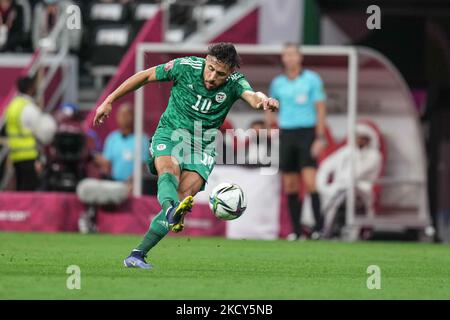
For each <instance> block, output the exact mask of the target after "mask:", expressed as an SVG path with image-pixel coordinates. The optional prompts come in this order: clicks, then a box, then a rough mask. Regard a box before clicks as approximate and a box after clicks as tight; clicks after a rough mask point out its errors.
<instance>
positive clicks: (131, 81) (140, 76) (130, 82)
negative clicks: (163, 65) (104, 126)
mask: <svg viewBox="0 0 450 320" xmlns="http://www.w3.org/2000/svg"><path fill="white" fill-rule="evenodd" d="M154 81H157V79H156V67H152V68H149V69H147V70H143V71H140V72H138V73H136V74H134V75H132V76H131V77H129V78H128V79H127V80H125V81H124V82H123V83H122V84H121V85H120V86H119V87H118V88H117V89H116V90H114V91H113V92H112V93H111V94H110V95H109V96H108V97H107V98H106V99H105V100H104V101H103V102H102V104H101V105H100V106H99V107H98V108H97V111H96V113H95V117H94V126H95V125H98V124H101V123H103V121H104V120H105V119H106V118H108V116H109V114H110V113H111V110H112V104H113V103H114V101H116V100H117V99H119V98H121V97H123V96H124V95H126V94H128V93H130V92H132V91H134V90H137V89H139V88H140V87H142V86H143V85H145V84H147V83H150V82H154Z"/></svg>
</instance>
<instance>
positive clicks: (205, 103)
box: [191, 94, 212, 113]
mask: <svg viewBox="0 0 450 320" xmlns="http://www.w3.org/2000/svg"><path fill="white" fill-rule="evenodd" d="M202 99H203V103H202V106H201V107H200V108H199V106H200V103H201V102H202ZM211 103H212V102H211V99H208V98H203V97H202V96H201V95H199V94H198V95H197V102H196V103H195V105H194V106H191V107H192V109H194V110H195V111H200V112H201V113H207V112H208V111H209V108H211Z"/></svg>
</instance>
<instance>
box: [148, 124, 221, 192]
mask: <svg viewBox="0 0 450 320" xmlns="http://www.w3.org/2000/svg"><path fill="white" fill-rule="evenodd" d="M172 132H173V131H172V130H169V129H162V128H158V129H157V130H156V132H155V134H154V135H153V137H151V138H150V158H149V160H148V167H149V170H150V172H151V173H153V174H155V175H156V174H158V173H157V171H156V167H155V159H156V158H157V157H160V156H173V157H175V158H176V159H177V161H178V163H179V165H180V171H181V172H183V171H194V172H197V173H198V174H199V175H200V176H201V177H202V178H203V180H204V182H205V183H206V181H208V177H209V175H210V174H211V172H212V170H213V168H214V165H215V164H216V161H215V151H214V150H209V152H208V151H203V150H202V147H199V148H197V147H194V145H193V143H192V142H191V141H190V139H188V138H180V139H178V140H175V139H173V138H172ZM205 183H203V186H202V188H201V190H204V189H205Z"/></svg>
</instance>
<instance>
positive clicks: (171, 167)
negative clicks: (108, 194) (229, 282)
mask: <svg viewBox="0 0 450 320" xmlns="http://www.w3.org/2000/svg"><path fill="white" fill-rule="evenodd" d="M239 65H240V57H239V55H238V53H237V52H236V49H235V47H234V45H233V44H231V43H217V44H212V45H210V46H209V48H208V52H207V55H206V58H199V57H184V58H178V59H174V60H172V61H169V62H167V63H165V64H161V65H158V66H154V67H151V68H149V69H147V70H144V71H140V72H138V73H136V74H135V75H133V76H131V77H130V78H128V79H127V80H126V81H124V82H123V83H122V84H121V85H120V86H119V87H118V88H117V89H116V90H115V91H114V92H113V93H111V94H110V95H109V96H108V97H107V98H106V100H105V101H104V102H103V103H102V104H101V105H100V106H99V107H98V108H97V111H96V114H95V118H94V125H98V124H101V123H102V122H103V121H104V120H105V118H107V117H108V115H109V113H110V112H111V109H112V104H113V103H114V101H116V100H117V99H119V98H120V97H122V96H124V95H126V94H127V93H130V92H132V91H134V90H136V89H138V88H140V87H142V86H143V85H145V84H147V83H150V82H155V81H173V87H172V91H171V94H170V99H169V103H168V106H167V109H166V111H165V112H164V113H163V115H162V116H161V119H160V121H159V124H158V127H157V129H156V131H155V133H154V135H153V137H152V138H151V145H150V156H151V157H150V160H149V169H150V171H151V172H152V173H154V174H157V175H158V201H159V203H160V204H161V211H160V212H159V214H158V215H157V216H156V217H155V218H154V219H153V220H152V222H151V224H150V229H149V230H148V232H147V233H146V234H145V236H144V238H143V239H142V242H141V243H140V244H139V245H138V246H137V247H136V248H135V249H134V250H132V252H131V254H130V255H129V256H128V257H127V258H126V259H125V260H124V265H125V266H126V267H136V268H143V269H151V268H152V265H151V264H149V263H147V262H146V260H145V258H146V256H147V253H148V251H150V249H151V248H153V247H154V246H155V245H156V244H157V243H158V242H159V241H160V240H161V239H162V238H163V237H164V236H166V234H167V233H168V232H169V231H172V232H180V231H182V230H183V228H184V224H183V221H184V217H185V215H186V213H187V212H189V211H190V210H191V208H192V206H193V201H194V199H193V197H194V196H195V195H196V194H197V192H199V191H201V190H203V188H204V185H205V182H206V181H207V180H208V176H209V175H210V173H211V171H212V169H213V166H214V163H215V161H214V150H213V148H210V146H211V145H212V143H213V141H214V138H215V135H216V132H217V129H218V128H219V127H220V125H221V124H222V123H223V121H224V120H225V117H226V115H227V114H228V112H229V110H230V109H231V107H232V106H233V104H234V102H235V101H236V100H238V99H239V98H241V99H243V100H244V101H246V102H247V103H248V104H249V105H250V106H251V107H253V108H255V109H263V110H272V111H274V110H276V109H278V101H277V100H276V99H273V98H269V97H267V96H266V95H265V94H264V93H262V92H255V91H254V90H253V89H252V87H251V86H250V84H249V83H248V81H247V79H246V78H245V76H244V75H243V74H241V73H239V72H237V71H236V69H237V68H239ZM198 131H200V133H199V132H198ZM180 140H181V141H180ZM180 150H181V151H180Z"/></svg>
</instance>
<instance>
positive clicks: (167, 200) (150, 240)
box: [136, 173, 178, 255]
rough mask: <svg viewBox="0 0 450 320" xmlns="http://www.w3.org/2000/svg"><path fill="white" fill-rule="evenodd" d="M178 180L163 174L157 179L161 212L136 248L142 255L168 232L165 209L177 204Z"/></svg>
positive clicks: (171, 175)
mask: <svg viewBox="0 0 450 320" xmlns="http://www.w3.org/2000/svg"><path fill="white" fill-rule="evenodd" d="M177 190H178V180H177V178H176V177H175V176H174V175H173V174H170V173H163V174H162V175H160V176H159V178H158V201H159V203H160V204H161V207H162V210H161V211H160V212H159V213H158V215H157V216H156V217H154V218H153V220H152V223H151V224H150V228H149V230H148V231H147V233H146V234H145V235H144V238H143V239H142V241H141V243H140V244H139V245H138V246H137V247H136V249H137V250H139V251H141V252H142V253H143V254H144V255H146V254H147V252H149V251H150V249H151V248H153V247H154V246H156V244H157V243H158V242H159V241H160V240H161V239H162V238H164V237H165V236H166V234H167V233H168V232H169V222H168V221H167V218H166V212H167V209H168V208H170V207H171V206H172V205H173V204H174V203H176V202H178V191H177Z"/></svg>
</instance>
